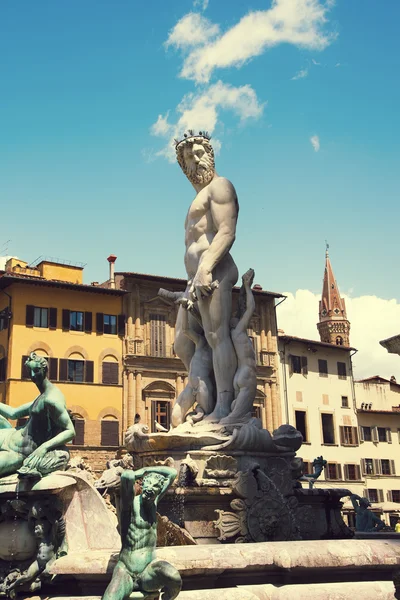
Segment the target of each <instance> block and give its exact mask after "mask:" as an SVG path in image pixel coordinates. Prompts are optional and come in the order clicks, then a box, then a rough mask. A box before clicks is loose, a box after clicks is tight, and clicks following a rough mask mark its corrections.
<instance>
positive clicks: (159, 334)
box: [150, 313, 166, 356]
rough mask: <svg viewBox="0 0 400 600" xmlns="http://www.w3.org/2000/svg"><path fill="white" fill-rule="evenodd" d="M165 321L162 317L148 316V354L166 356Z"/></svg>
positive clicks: (153, 314) (152, 314)
mask: <svg viewBox="0 0 400 600" xmlns="http://www.w3.org/2000/svg"><path fill="white" fill-rule="evenodd" d="M165 325H166V319H165V316H164V315H159V314H156V313H151V314H150V354H151V356H166V347H165V346H166V335H165Z"/></svg>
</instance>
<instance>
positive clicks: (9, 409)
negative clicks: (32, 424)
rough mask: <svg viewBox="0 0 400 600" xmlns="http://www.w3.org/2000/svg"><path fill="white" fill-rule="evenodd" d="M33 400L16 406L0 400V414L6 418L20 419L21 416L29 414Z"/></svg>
mask: <svg viewBox="0 0 400 600" xmlns="http://www.w3.org/2000/svg"><path fill="white" fill-rule="evenodd" d="M33 402H34V401H32V402H27V404H23V405H22V406H16V407H14V406H9V405H8V404H3V402H0V415H1V416H2V417H5V418H6V419H21V418H22V417H27V416H29V410H30V408H31V406H32V404H33Z"/></svg>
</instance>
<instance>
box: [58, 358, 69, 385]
mask: <svg viewBox="0 0 400 600" xmlns="http://www.w3.org/2000/svg"><path fill="white" fill-rule="evenodd" d="M59 381H68V359H66V358H60V371H59Z"/></svg>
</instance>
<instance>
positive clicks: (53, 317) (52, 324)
mask: <svg viewBox="0 0 400 600" xmlns="http://www.w3.org/2000/svg"><path fill="white" fill-rule="evenodd" d="M49 328H50V329H57V309H56V308H49Z"/></svg>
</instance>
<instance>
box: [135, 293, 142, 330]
mask: <svg viewBox="0 0 400 600" xmlns="http://www.w3.org/2000/svg"><path fill="white" fill-rule="evenodd" d="M140 308H141V307H140V292H139V286H138V285H137V286H136V290H135V337H136V338H139V339H141V337H142V327H141V320H140Z"/></svg>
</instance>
